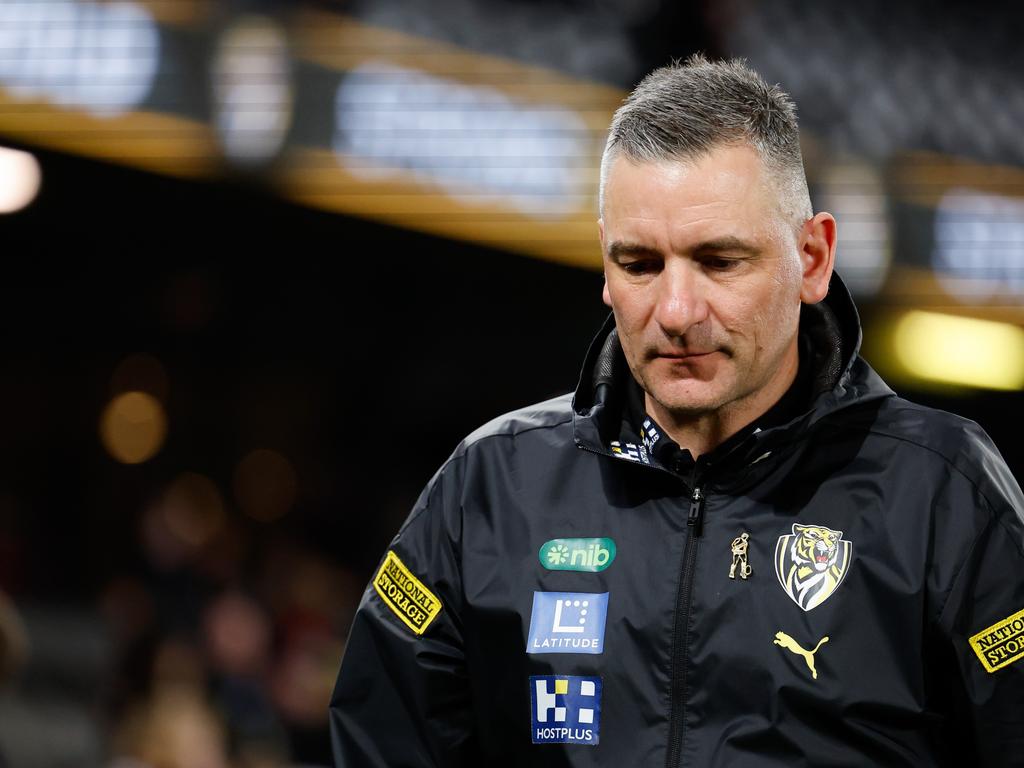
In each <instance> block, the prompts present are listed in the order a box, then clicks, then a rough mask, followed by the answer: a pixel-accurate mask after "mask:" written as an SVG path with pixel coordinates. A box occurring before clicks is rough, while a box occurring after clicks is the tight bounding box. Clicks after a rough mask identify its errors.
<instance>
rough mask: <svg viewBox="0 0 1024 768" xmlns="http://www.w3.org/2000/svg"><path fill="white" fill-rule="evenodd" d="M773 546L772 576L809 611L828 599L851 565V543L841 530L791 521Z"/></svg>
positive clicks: (795, 600) (794, 599) (798, 603)
mask: <svg viewBox="0 0 1024 768" xmlns="http://www.w3.org/2000/svg"><path fill="white" fill-rule="evenodd" d="M792 530H793V532H792V533H791V534H788V535H785V536H780V537H779V541H778V544H777V545H776V547H775V575H776V576H778V578H779V583H780V584H781V585H782V588H783V589H784V590H785V591H786V594H787V595H789V596H790V597H791V598H792V599H793V601H794V602H795V603H796V604H797V605H799V606H800V607H801V608H803V609H804V610H805V611H809V610H811V609H812V608H816V607H817V606H819V605H821V604H822V603H823V602H825V600H827V599H828V598H829V597H830V596H831V595H832V594H833V593H834V592H835V590H836V588H837V587H838V586H839V584H840V582H842V580H843V578H844V577H845V576H846V573H847V571H848V570H849V567H850V560H851V559H852V555H853V544H852V543H851V542H849V541H846V540H845V539H843V532H842V531H835V530H832V529H831V528H826V527H825V526H823V525H801V524H799V523H794V524H793V529H792Z"/></svg>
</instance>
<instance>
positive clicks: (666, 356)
mask: <svg viewBox="0 0 1024 768" xmlns="http://www.w3.org/2000/svg"><path fill="white" fill-rule="evenodd" d="M717 351H718V350H717V349H711V350H708V351H707V352H655V353H654V356H655V357H657V358H661V359H662V360H677V361H679V362H683V363H685V362H688V361H690V360H700V359H701V358H702V357H709V356H711V355H713V354H715V352H717Z"/></svg>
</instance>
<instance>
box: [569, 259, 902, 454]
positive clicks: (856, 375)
mask: <svg viewBox="0 0 1024 768" xmlns="http://www.w3.org/2000/svg"><path fill="white" fill-rule="evenodd" d="M800 335H801V342H802V343H801V347H802V348H804V349H810V350H811V355H810V359H809V360H807V361H803V360H802V361H801V365H804V364H807V365H809V366H810V369H811V381H812V385H811V396H810V400H809V402H808V403H807V407H806V409H803V410H801V411H800V413H799V415H798V416H796V417H795V418H793V419H792V420H790V421H789V422H787V423H785V424H780V425H777V426H774V427H772V428H770V429H764V430H759V431H758V432H757V433H755V434H754V435H752V436H751V437H750V438H748V439H747V440H742V441H741V445H738V446H733V447H732V448H731V449H730V450H729V452H728V453H729V456H730V457H731V458H733V459H737V458H738V459H741V460H750V459H751V458H753V457H754V456H755V452H757V453H763V452H764V450H765V449H766V448H767V447H768V446H769V445H772V446H774V445H778V444H779V443H781V442H790V441H791V440H793V439H794V438H795V437H797V436H798V435H799V434H801V433H804V432H806V431H807V430H809V429H811V428H813V426H814V425H815V424H817V423H818V422H819V421H821V419H823V418H824V417H825V416H827V415H829V414H831V413H834V412H836V411H838V410H841V409H844V408H848V407H851V406H853V405H855V404H858V403H863V402H868V401H871V400H876V399H878V398H882V397H888V396H890V395H892V394H893V392H892V390H891V389H889V387H888V386H887V385H886V384H885V382H883V381H882V379H881V378H880V377H879V376H878V374H877V373H875V372H874V370H872V369H871V367H870V366H869V365H868V364H867V362H865V361H864V359H863V358H861V357H860V354H859V352H860V345H861V339H862V333H861V325H860V317H859V316H858V314H857V308H856V306H855V305H854V303H853V298H852V297H851V295H850V292H849V290H848V289H847V287H846V285H845V284H844V283H843V281H842V279H841V278H840V277H839V275H838V274H837V273H835V272H833V274H832V280H831V282H830V284H829V292H828V295H827V296H826V298H825V300H824V301H822V302H821V303H820V304H814V305H810V304H805V305H804V306H803V307H802V308H801V313H800ZM633 381H634V380H633V378H632V374H631V373H630V371H629V367H628V366H627V364H626V359H625V356H624V355H623V353H622V347H621V345H620V343H619V339H618V333H617V331H616V328H615V318H614V316H613V315H609V316H608V318H607V319H606V320H605V322H604V324H603V325H602V327H601V330H600V331H599V332H598V334H597V336H596V337H595V338H594V340H593V341H592V342H591V344H590V348H589V350H588V351H587V356H586V359H585V361H584V364H583V370H582V373H581V375H580V380H579V384H578V385H577V387H576V392H575V394H574V396H573V401H572V406H573V414H574V415H573V432H574V437H575V441H576V444H577V445H578V446H579V447H581V448H585V449H587V450H590V451H595V452H598V453H603V454H608V455H612V456H616V457H618V458H623V459H628V460H631V461H633V462H636V463H640V464H652V465H655V466H658V462H657V461H656V459H655V458H654V457H653V456H652V455H651V454H650V453H649V451H648V448H649V445H645V441H644V426H643V425H642V424H631V423H630V419H629V418H627V417H626V410H627V409H626V399H627V398H626V395H627V392H628V387H630V386H632V385H633V384H632V382H633Z"/></svg>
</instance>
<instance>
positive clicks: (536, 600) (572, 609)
mask: <svg viewBox="0 0 1024 768" xmlns="http://www.w3.org/2000/svg"><path fill="white" fill-rule="evenodd" d="M607 616H608V593H607V592H603V593H601V594H591V593H589V592H534V593H533V613H532V614H531V615H530V634H529V636H528V637H527V640H526V652H527V653H601V652H603V651H604V627H605V621H606V619H607Z"/></svg>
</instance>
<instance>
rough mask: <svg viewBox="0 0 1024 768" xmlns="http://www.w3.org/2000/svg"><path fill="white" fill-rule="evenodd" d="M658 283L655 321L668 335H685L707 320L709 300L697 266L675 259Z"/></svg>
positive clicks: (668, 265) (665, 268) (667, 266)
mask: <svg viewBox="0 0 1024 768" xmlns="http://www.w3.org/2000/svg"><path fill="white" fill-rule="evenodd" d="M658 283H659V285H658V296H657V303H656V305H655V308H654V319H655V320H656V321H657V323H658V325H660V326H661V329H662V330H663V331H664V332H665V334H666V335H667V336H670V337H681V336H685V335H686V332H687V331H688V330H689V329H690V328H691V327H693V326H694V325H697V324H698V323H700V322H703V321H704V320H706V319H707V316H708V304H707V297H706V296H705V291H704V290H703V289H704V286H703V284H702V283H703V281H702V276H701V275H700V274H699V272H698V269H697V268H696V265H694V264H692V263H690V262H689V261H683V260H681V259H680V260H678V261H677V260H672V261H670V262H668V263H666V264H665V267H664V268H663V269H662V271H661V274H660V275H658Z"/></svg>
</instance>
